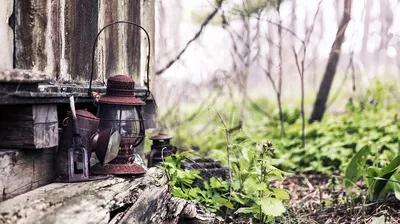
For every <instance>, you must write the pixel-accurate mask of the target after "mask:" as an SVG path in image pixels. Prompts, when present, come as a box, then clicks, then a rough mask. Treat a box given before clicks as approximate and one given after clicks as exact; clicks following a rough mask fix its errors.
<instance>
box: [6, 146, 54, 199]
mask: <svg viewBox="0 0 400 224" xmlns="http://www.w3.org/2000/svg"><path fill="white" fill-rule="evenodd" d="M54 159H55V148H50V149H39V150H35V151H31V150H5V149H0V188H1V192H2V197H1V198H0V201H4V200H6V199H9V198H12V197H15V196H17V195H20V194H22V193H25V192H28V191H30V190H33V189H35V188H38V187H40V186H43V185H45V184H48V183H50V182H51V181H53V179H54V178H55V174H56V172H55V167H54Z"/></svg>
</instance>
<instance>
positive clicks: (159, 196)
mask: <svg viewBox="0 0 400 224" xmlns="http://www.w3.org/2000/svg"><path fill="white" fill-rule="evenodd" d="M197 211H198V206H196V205H195V204H193V203H191V202H188V201H185V200H182V199H175V198H172V195H171V193H170V191H169V188H168V185H167V178H166V175H165V173H164V172H163V171H162V170H159V169H157V168H151V169H149V170H148V172H147V173H146V175H145V176H143V177H140V178H126V179H125V178H118V177H111V178H109V179H106V180H102V181H92V182H83V183H52V184H49V185H46V186H43V187H40V188H37V189H35V190H33V191H30V192H28V193H25V194H23V195H20V196H17V197H15V198H12V199H9V200H7V201H4V202H2V203H0V223H57V224H58V223H73V224H77V223H178V222H179V220H182V218H183V217H185V218H186V219H188V220H191V221H190V223H212V222H213V221H214V216H213V215H212V214H210V213H207V212H206V211H202V212H197ZM185 223H186V222H185Z"/></svg>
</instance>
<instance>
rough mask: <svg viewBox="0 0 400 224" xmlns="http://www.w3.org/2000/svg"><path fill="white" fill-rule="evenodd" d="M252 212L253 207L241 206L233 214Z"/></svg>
mask: <svg viewBox="0 0 400 224" xmlns="http://www.w3.org/2000/svg"><path fill="white" fill-rule="evenodd" d="M250 213H253V208H251V207H250V208H249V207H242V208H239V209H238V210H236V211H235V214H250Z"/></svg>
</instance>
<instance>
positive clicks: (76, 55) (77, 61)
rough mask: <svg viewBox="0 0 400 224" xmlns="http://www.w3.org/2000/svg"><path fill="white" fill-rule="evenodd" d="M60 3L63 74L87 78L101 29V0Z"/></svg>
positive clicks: (76, 77) (64, 76)
mask: <svg viewBox="0 0 400 224" xmlns="http://www.w3.org/2000/svg"><path fill="white" fill-rule="evenodd" d="M60 4H61V8H60V10H61V18H60V20H61V21H60V24H61V25H60V29H61V38H62V40H61V43H62V44H61V47H62V51H63V52H62V53H61V57H62V58H61V63H62V65H63V66H64V68H61V70H62V73H63V74H62V78H63V79H65V80H74V81H79V80H88V79H89V77H90V67H91V52H92V44H93V40H94V38H95V36H96V34H97V29H98V28H97V27H98V26H97V24H98V0H92V1H66V0H61V2H60Z"/></svg>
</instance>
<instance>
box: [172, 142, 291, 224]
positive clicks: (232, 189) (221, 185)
mask: <svg viewBox="0 0 400 224" xmlns="http://www.w3.org/2000/svg"><path fill="white" fill-rule="evenodd" d="M239 149H240V150H239ZM273 150H274V149H273V148H272V144H271V143H270V142H268V143H265V144H262V145H258V146H257V147H256V148H252V149H249V148H244V147H239V146H232V147H231V150H230V156H231V157H232V158H230V168H231V172H232V174H231V175H230V176H231V177H230V179H228V180H222V179H221V178H215V177H212V178H211V179H210V180H209V181H204V189H200V188H199V187H194V186H192V184H193V181H194V180H195V179H201V177H200V176H199V171H196V170H190V171H187V170H182V169H181V168H180V163H181V162H182V160H183V159H184V156H183V155H182V154H178V155H173V156H170V157H168V158H167V159H166V162H165V167H166V169H167V171H168V174H169V176H170V179H171V180H170V185H171V188H172V193H173V195H174V196H176V197H180V198H184V199H187V200H194V201H196V202H198V203H200V204H202V205H203V206H205V207H206V208H208V209H209V210H210V211H213V212H217V213H219V214H229V213H230V214H232V213H234V214H236V215H241V216H243V215H245V216H250V217H254V218H256V219H258V220H263V221H268V220H272V219H273V218H274V217H276V216H280V215H281V214H283V213H284V212H285V211H286V208H285V205H284V201H286V200H288V199H289V193H288V192H287V191H286V190H283V189H279V188H275V187H272V186H271V181H274V180H281V179H282V178H283V174H282V172H281V171H280V170H279V169H277V168H276V167H274V166H272V165H271V161H270V156H271V154H272V151H273ZM224 156H227V155H226V154H225V155H224ZM225 158H227V157H225ZM227 211H228V212H227Z"/></svg>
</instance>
